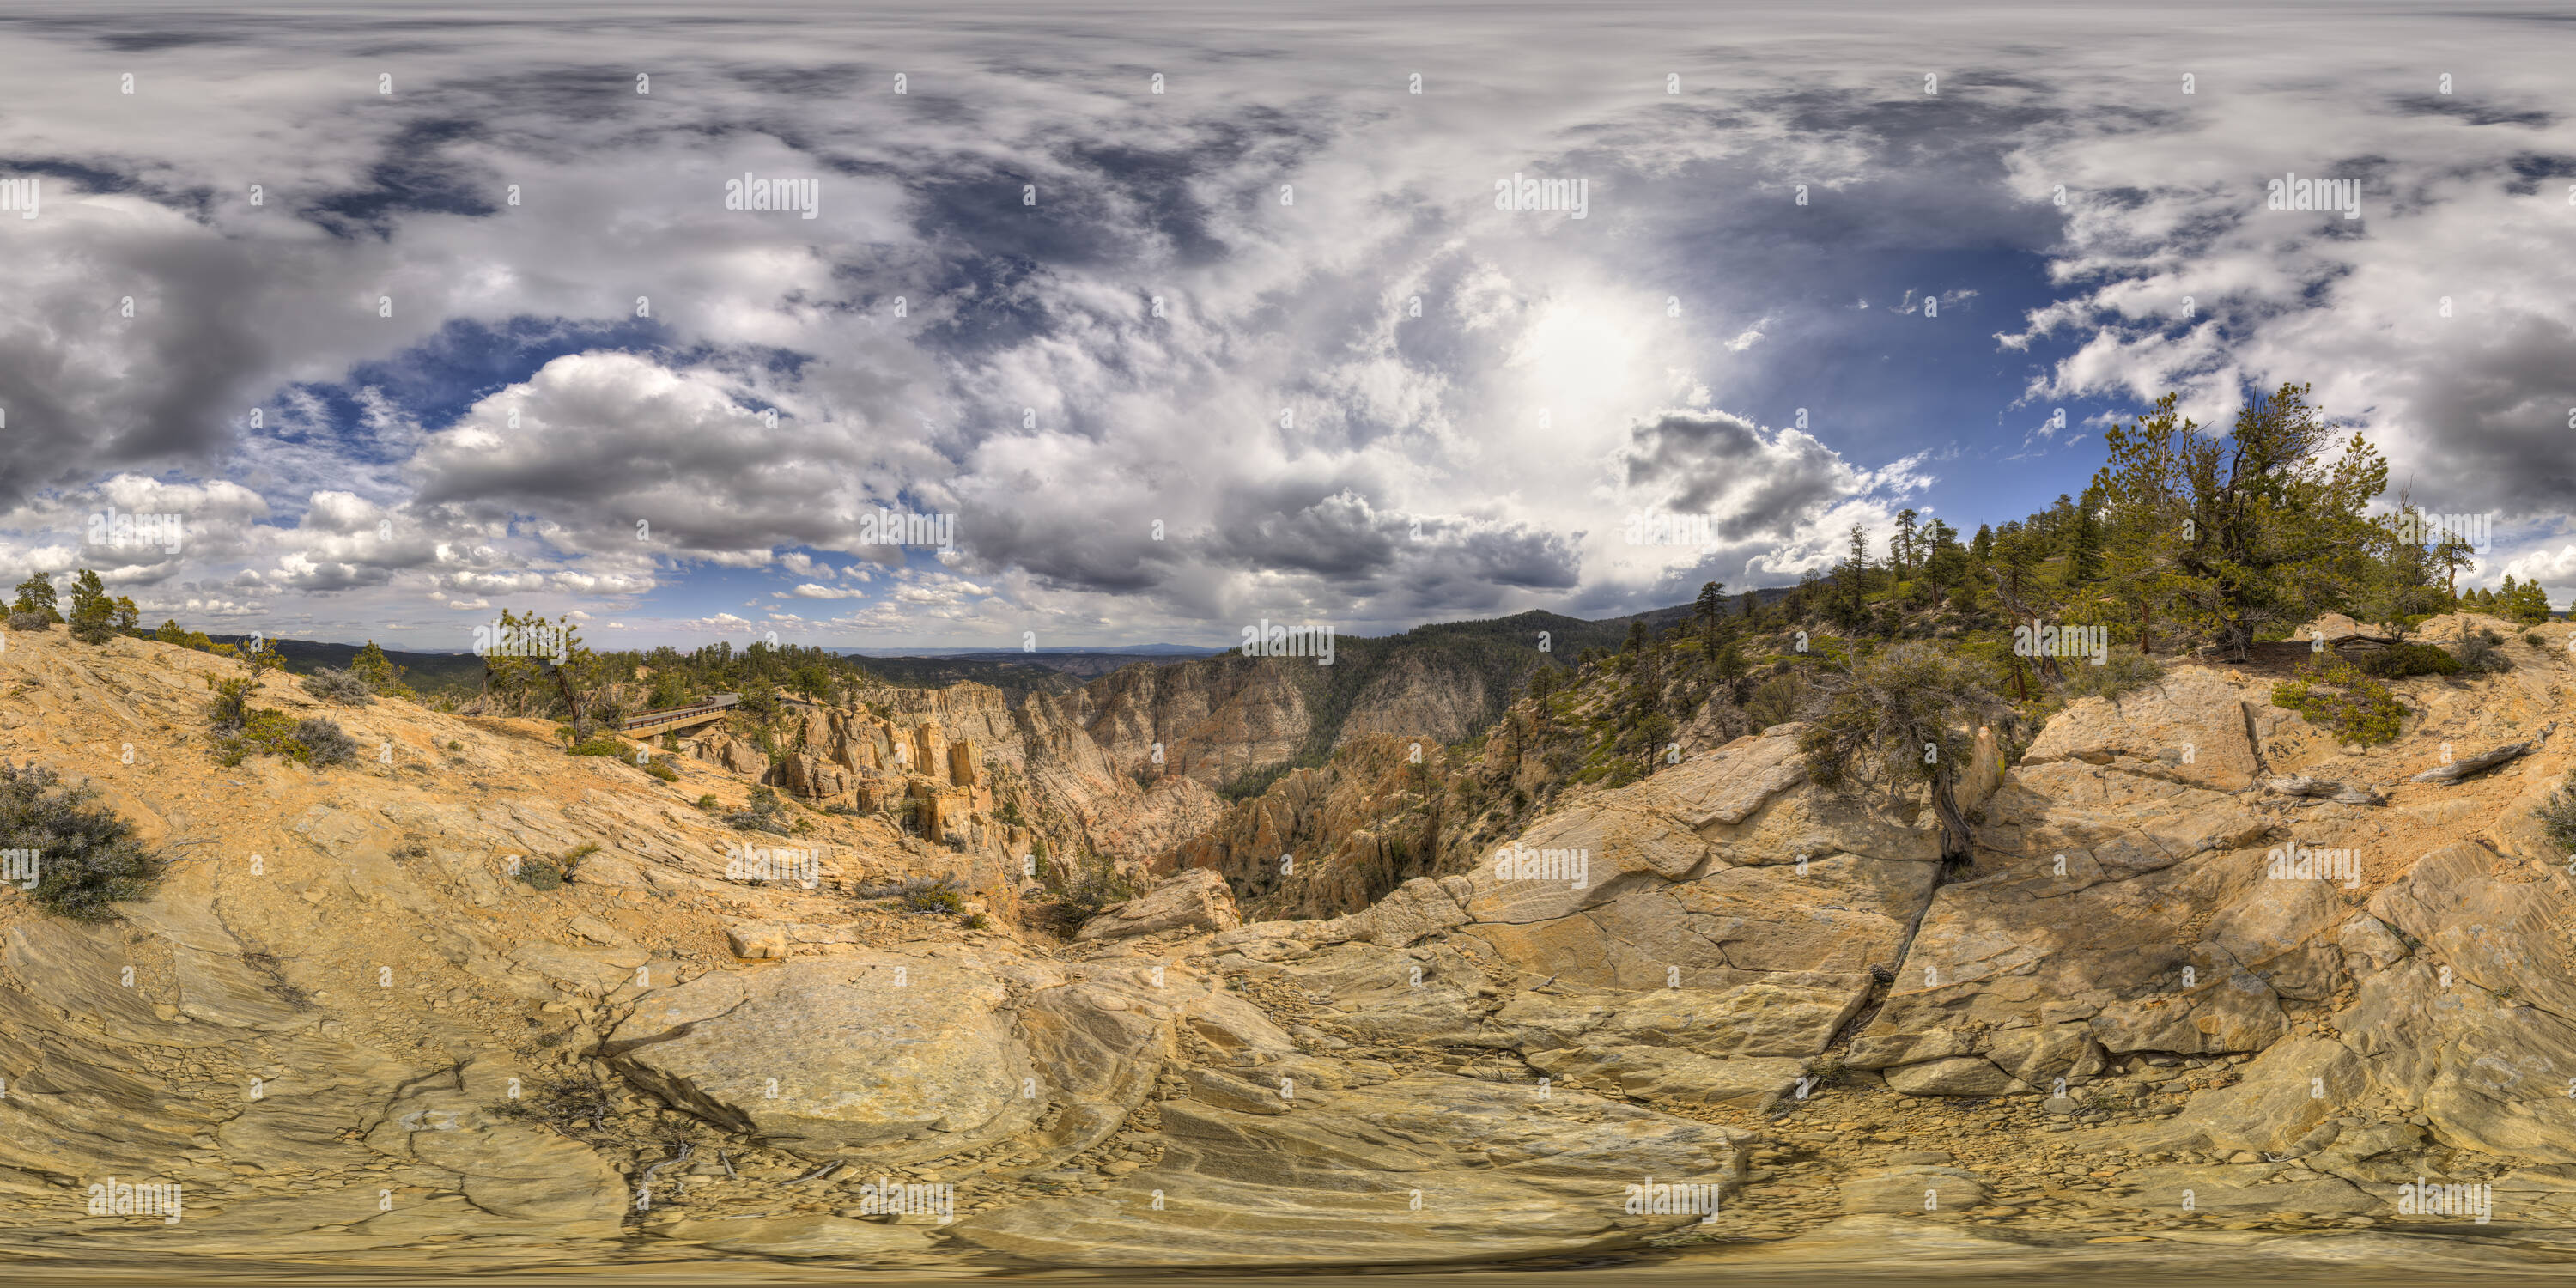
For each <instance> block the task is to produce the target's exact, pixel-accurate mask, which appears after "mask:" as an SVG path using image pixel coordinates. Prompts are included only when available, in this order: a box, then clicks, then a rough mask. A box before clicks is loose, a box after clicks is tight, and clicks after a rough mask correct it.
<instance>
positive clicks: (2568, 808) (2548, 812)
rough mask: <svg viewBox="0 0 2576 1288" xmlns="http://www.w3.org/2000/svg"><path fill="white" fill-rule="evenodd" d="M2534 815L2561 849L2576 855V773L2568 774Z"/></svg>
mask: <svg viewBox="0 0 2576 1288" xmlns="http://www.w3.org/2000/svg"><path fill="white" fill-rule="evenodd" d="M2534 816H2535V817H2537V818H2538V819H2539V820H2540V830H2541V831H2542V832H2543V833H2545V834H2546V835H2547V836H2548V837H2549V839H2550V840H2552V841H2554V842H2556V843H2557V844H2558V848H2559V849H2561V850H2564V851H2566V852H2567V853H2568V854H2569V855H2570V856H2576V774H2570V775H2568V777H2567V779H2566V781H2564V782H2562V783H2560V784H2559V785H2558V790H2557V791H2555V792H2553V793H2551V794H2550V797H2549V799H2548V800H2547V801H2545V802H2543V803H2542V804H2541V806H2540V808H2539V810H2537V811H2536V812H2535V815H2534Z"/></svg>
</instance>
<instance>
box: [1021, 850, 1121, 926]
mask: <svg viewBox="0 0 2576 1288" xmlns="http://www.w3.org/2000/svg"><path fill="white" fill-rule="evenodd" d="M1039 870H1040V871H1041V872H1043V873H1045V874H1046V879H1045V881H1044V883H1043V884H1044V885H1045V886H1046V888H1047V889H1048V891H1049V892H1051V893H1053V894H1054V895H1055V916H1056V919H1057V921H1058V923H1059V924H1061V925H1062V926H1063V927H1064V928H1065V929H1067V930H1071V929H1073V928H1075V927H1078V926H1080V925H1081V924H1082V923H1084V922H1086V921H1089V920H1091V919H1092V918H1093V917H1096V916H1099V915H1100V913H1101V910H1102V909H1104V908H1107V907H1109V906H1110V905H1112V904H1117V903H1124V902H1126V901H1127V900H1129V899H1133V898H1135V897H1136V887H1135V886H1134V885H1133V884H1131V883H1130V882H1129V881H1128V880H1127V878H1126V877H1125V876H1124V875H1122V874H1121V873H1120V872H1119V871H1118V867H1117V865H1116V864H1114V863H1111V862H1110V861H1109V860H1108V859H1106V858H1103V857H1101V856H1100V855H1097V854H1092V855H1087V856H1085V857H1084V859H1083V861H1082V865H1081V867H1080V868H1078V869H1077V868H1074V867H1072V866H1071V865H1069V864H1054V863H1050V864H1047V865H1045V866H1044V867H1042V868H1040V869H1039Z"/></svg>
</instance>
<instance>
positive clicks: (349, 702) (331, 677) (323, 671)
mask: <svg viewBox="0 0 2576 1288" xmlns="http://www.w3.org/2000/svg"><path fill="white" fill-rule="evenodd" d="M304 691H305V692H306V693H310V694H312V695H313V696H314V697H317V698H320V699H322V700H323V701H325V702H337V703H339V704H340V705H342V706H344V707H363V706H365V705H367V704H368V703H370V702H373V701H375V700H376V695H375V692H374V690H371V689H369V688H368V687H367V682H366V681H364V680H361V679H359V678H358V677H357V675H356V674H355V673H353V672H349V671H341V670H335V669H333V668H331V667H327V666H320V667H315V668H314V669H313V674H311V675H308V676H305V677H304Z"/></svg>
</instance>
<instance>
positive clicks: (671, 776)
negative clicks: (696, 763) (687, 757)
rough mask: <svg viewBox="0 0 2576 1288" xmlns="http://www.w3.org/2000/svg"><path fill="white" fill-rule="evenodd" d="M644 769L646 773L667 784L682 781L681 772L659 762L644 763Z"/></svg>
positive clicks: (649, 761)
mask: <svg viewBox="0 0 2576 1288" xmlns="http://www.w3.org/2000/svg"><path fill="white" fill-rule="evenodd" d="M643 769H644V772H645V773H648V774H651V775H652V776H654V777H655V778H659V779H661V780H662V781H663V782H666V783H676V782H678V781H680V771H679V770H676V769H673V768H671V767H670V766H669V765H665V764H663V763H662V762H661V761H658V760H648V761H646V762H644V766H643Z"/></svg>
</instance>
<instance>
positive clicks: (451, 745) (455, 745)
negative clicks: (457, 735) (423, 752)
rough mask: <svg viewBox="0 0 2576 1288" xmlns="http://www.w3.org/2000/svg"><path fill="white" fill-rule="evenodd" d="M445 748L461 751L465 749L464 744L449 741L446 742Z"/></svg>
mask: <svg viewBox="0 0 2576 1288" xmlns="http://www.w3.org/2000/svg"><path fill="white" fill-rule="evenodd" d="M447 749H448V750H449V751H463V750H465V744H464V743H461V742H450V743H448V744H447Z"/></svg>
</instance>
